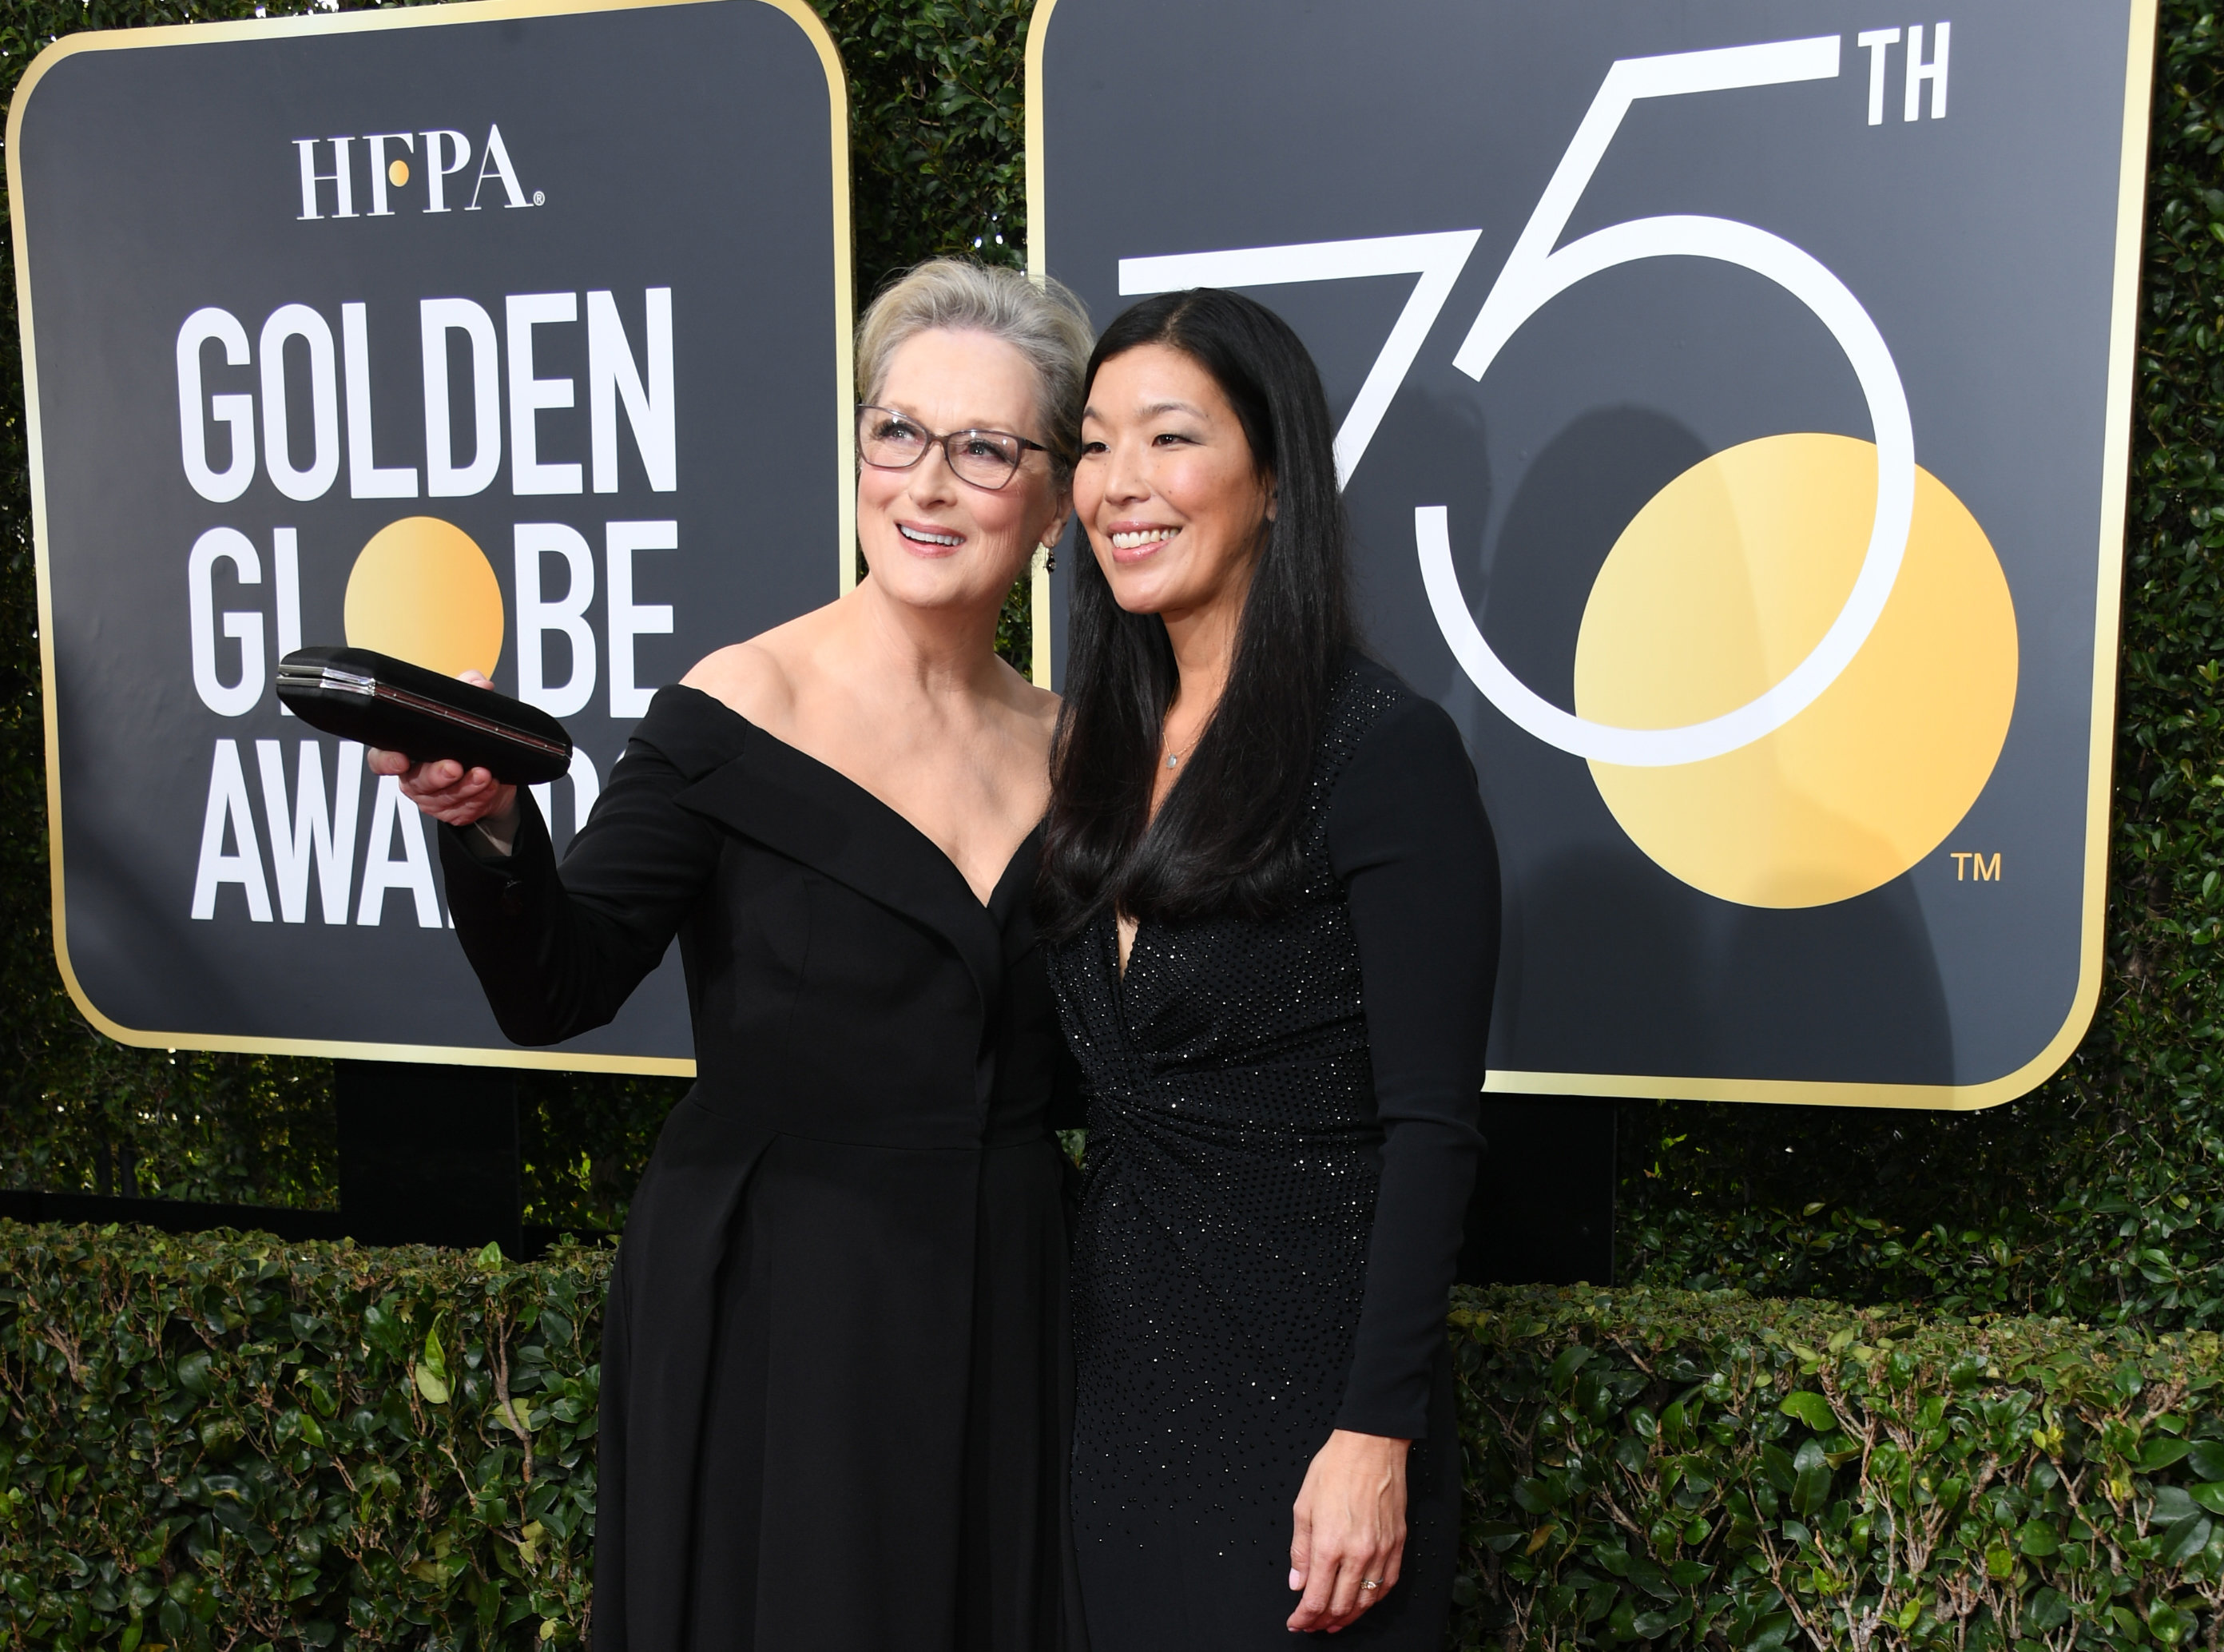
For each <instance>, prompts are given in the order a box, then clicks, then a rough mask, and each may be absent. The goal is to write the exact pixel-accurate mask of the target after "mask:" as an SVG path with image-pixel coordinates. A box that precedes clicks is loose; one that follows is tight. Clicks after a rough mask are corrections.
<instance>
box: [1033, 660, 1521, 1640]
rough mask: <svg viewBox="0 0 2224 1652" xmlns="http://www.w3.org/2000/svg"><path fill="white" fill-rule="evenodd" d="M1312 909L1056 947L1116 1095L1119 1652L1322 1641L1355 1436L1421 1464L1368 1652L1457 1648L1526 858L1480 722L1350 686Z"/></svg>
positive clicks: (1089, 1378) (1086, 1507)
mask: <svg viewBox="0 0 2224 1652" xmlns="http://www.w3.org/2000/svg"><path fill="white" fill-rule="evenodd" d="M1303 844H1304V848H1305V858H1306V865H1307V868H1308V877H1307V887H1306V889H1305V894H1304V896H1303V898H1302V900H1301V901H1299V902H1298V905H1297V907H1296V908H1295V909H1294V910H1292V911H1291V912H1289V913H1287V914H1286V915H1283V916H1281V917H1279V918H1275V919H1273V920H1271V921H1246V920H1243V919H1241V918H1235V917H1223V918H1216V919H1213V920H1210V921H1202V922H1195V923H1186V924H1160V923H1153V922H1146V923H1144V924H1143V925H1142V926H1141V927H1140V929H1139V931H1138V932H1137V934H1136V935H1135V939H1134V946H1133V948H1132V950H1131V952H1130V954H1129V957H1128V968H1127V972H1126V974H1125V975H1124V976H1123V975H1122V974H1121V971H1120V964H1119V942H1118V939H1117V936H1116V934H1115V930H1114V928H1113V922H1112V919H1111V918H1110V917H1109V915H1107V916H1106V917H1104V918H1103V919H1102V920H1101V921H1098V922H1097V923H1096V925H1095V926H1094V927H1091V928H1090V929H1089V930H1086V931H1084V933H1083V934H1080V935H1078V936H1077V937H1076V938H1075V939H1073V940H1071V941H1069V942H1066V943H1064V944H1062V945H1060V946H1058V947H1056V948H1055V949H1054V950H1053V953H1052V961H1051V973H1052V982H1053V984H1054V985H1055V987H1056V990H1057V992H1058V1004H1059V1010H1060V1012H1061V1014H1062V1016H1063V1017H1064V1021H1065V1029H1066V1036H1067V1039H1068V1041H1069V1042H1070V1043H1071V1046H1072V1048H1073V1050H1074V1053H1075V1054H1076V1055H1077V1056H1078V1057H1079V1059H1080V1063H1081V1067H1082V1070H1083V1073H1084V1078H1085V1080H1086V1086H1087V1088H1088V1090H1089V1092H1090V1098H1089V1149H1088V1155H1087V1166H1086V1172H1087V1183H1086V1187H1085V1191H1084V1196H1083V1204H1082V1213H1081V1222H1080V1226H1079V1229H1078V1231H1077V1237H1076V1249H1075V1253H1074V1293H1075V1320H1074V1336H1075V1359H1076V1364H1077V1383H1078V1387H1077V1400H1076V1413H1075V1419H1074V1481H1073V1497H1074V1522H1075V1541H1076V1544H1077V1548H1078V1552H1079V1558H1080V1567H1081V1581H1082V1593H1083V1598H1084V1606H1085V1609H1086V1612H1087V1616H1088V1629H1089V1635H1090V1643H1091V1644H1092V1646H1093V1647H1094V1648H1095V1652H1264V1649H1268V1648H1278V1647H1286V1646H1287V1645H1289V1644H1290V1643H1291V1637H1290V1635H1289V1633H1288V1631H1287V1630H1286V1629H1285V1628H1284V1624H1285V1622H1286V1619H1287V1618H1288V1617H1289V1615H1290V1613H1291V1611H1292V1610H1294V1609H1295V1607H1296V1605H1297V1601H1298V1597H1297V1596H1296V1595H1294V1594H1292V1592H1291V1591H1290V1589H1289V1587H1288V1573H1289V1554H1290V1538H1291V1507H1292V1503H1294V1502H1295V1500H1296V1497H1297V1495H1298V1489H1299V1488H1300V1486H1301V1485H1302V1484H1304V1480H1305V1470H1306V1467H1307V1465H1309V1464H1310V1463H1311V1460H1312V1458H1313V1455H1314V1453H1316V1452H1317V1451H1318V1450H1319V1449H1320V1447H1321V1446H1323V1445H1324V1443H1325V1442H1326V1441H1327V1439H1328V1436H1329V1434H1330V1431H1331V1430H1332V1429H1336V1428H1349V1429H1354V1430H1356V1431H1358V1432H1360V1433H1362V1434H1386V1435H1390V1436H1393V1437H1397V1438H1401V1439H1411V1440H1415V1441H1416V1442H1417V1443H1416V1444H1415V1446H1413V1448H1412V1455H1411V1457H1410V1459H1409V1463H1408V1472H1409V1491H1408V1503H1407V1521H1408V1525H1409V1535H1408V1538H1407V1541H1406V1551H1405V1560H1404V1570H1403V1573H1402V1577H1401V1579H1400V1581H1399V1584H1398V1586H1397V1587H1396V1588H1395V1589H1393V1591H1392V1592H1390V1594H1389V1595H1388V1596H1387V1597H1386V1598H1384V1600H1383V1602H1382V1604H1381V1605H1379V1606H1376V1607H1374V1608H1373V1609H1372V1610H1371V1611H1368V1612H1367V1613H1366V1614H1365V1615H1363V1616H1362V1617H1361V1618H1360V1619H1359V1620H1358V1622H1356V1623H1355V1624H1353V1625H1352V1626H1351V1627H1350V1628H1349V1629H1347V1630H1343V1631H1342V1632H1341V1633H1339V1634H1338V1635H1337V1636H1336V1644H1337V1645H1339V1646H1344V1647H1351V1648H1355V1649H1359V1648H1374V1649H1378V1652H1380V1649H1390V1648H1395V1649H1399V1652H1438V1649H1439V1648H1441V1647H1442V1646H1443V1644H1444V1632H1445V1622H1446V1618H1447V1616H1448V1613H1449V1611H1450V1595H1451V1585H1452V1576H1453V1563H1454V1560H1455V1556H1456V1545H1457V1541H1458V1536H1459V1499H1460V1472H1459V1471H1460V1461H1459V1440H1458V1436H1457V1433H1456V1420H1455V1415H1454V1408H1453V1404H1452V1383H1451V1373H1450V1368H1449V1363H1448V1360H1447V1358H1446V1353H1445V1346H1444V1313H1445V1308H1446V1306H1447V1298H1448V1296H1449V1294H1450V1288H1451V1283H1452V1276H1453V1272H1454V1269H1455V1267H1456V1263H1457V1260H1458V1255H1459V1248H1460V1240H1461V1235H1462V1227H1463V1218H1464V1215H1465V1211H1466V1206H1467V1199H1468V1194H1469V1190H1470V1188H1471V1187H1472V1184H1473V1181H1474V1175H1475V1158H1476V1155H1477V1154H1478V1153H1479V1152H1480V1151H1481V1149H1482V1137H1481V1136H1480V1135H1479V1134H1478V1131H1477V1122H1478V1118H1479V1115H1480V1103H1481V1094H1482V1082H1483V1076H1484V1061H1485V1046H1486V1044H1487V1042H1488V1032H1489V1021H1490V1001H1491V992H1492V988H1493V984H1494V978H1495V976H1496V971H1497V957H1498V921H1499V914H1498V861H1497V851H1496V847H1495V845H1494V843H1493V841H1492V839H1491V833H1490V825H1489V822H1488V820H1487V819H1486V818H1485V816H1484V814H1483V811H1482V802H1481V800H1480V798H1479V797H1478V795H1477V792H1476V788H1475V770H1474V768H1473V766H1472V765H1471V764H1470V763H1469V759H1468V756H1467V752H1466V750H1465V748H1464V746H1463V744H1462V743H1461V740H1460V737H1459V731H1458V730H1457V729H1456V728H1455V727H1454V725H1453V724H1452V721H1451V719H1450V718H1449V717H1447V716H1446V715H1445V714H1444V712H1443V711H1442V710H1441V709H1439V708H1438V707H1437V706H1435V705H1434V704H1432V703H1431V702H1430V701H1428V700H1426V699H1423V698H1421V697H1420V696H1419V695H1418V694H1415V693H1412V691H1411V690H1409V689H1407V688H1406V687H1405V686H1404V685H1403V684H1402V683H1400V682H1399V680H1397V678H1396V677H1394V676H1393V675H1392V674H1390V673H1389V672H1387V671H1386V670H1384V669H1383V668H1381V667H1380V666H1377V665H1374V664H1373V663H1372V662H1370V661H1366V660H1363V659H1361V658H1359V657H1357V656H1356V655H1355V656H1353V657H1352V659H1351V660H1350V661H1349V664H1348V666H1347V668H1346V669H1345V671H1344V674H1343V680H1342V682H1341V684H1340V686H1339V687H1338V689H1337V692H1336V696H1335V699H1334V702H1333V704H1332V706H1331V707H1330V712H1329V715H1328V717H1327V718H1326V720H1325V725H1324V729H1323V731H1322V736H1321V740H1320V745H1319V750H1318V752H1317V757H1316V761H1315V764H1314V769H1313V776H1312V795H1311V803H1310V809H1309V813H1308V818H1307V821H1306V825H1305V829H1304V839H1303Z"/></svg>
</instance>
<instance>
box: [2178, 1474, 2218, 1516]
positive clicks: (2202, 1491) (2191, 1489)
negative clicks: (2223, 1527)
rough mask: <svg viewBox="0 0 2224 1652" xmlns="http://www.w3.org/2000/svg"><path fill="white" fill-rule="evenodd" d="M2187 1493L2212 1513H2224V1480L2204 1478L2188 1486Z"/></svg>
mask: <svg viewBox="0 0 2224 1652" xmlns="http://www.w3.org/2000/svg"><path fill="white" fill-rule="evenodd" d="M2186 1495H2187V1496H2188V1497H2191V1498H2192V1499H2193V1500H2194V1501H2195V1502H2196V1503H2199V1504H2200V1505H2201V1506H2202V1508H2204V1509H2206V1510H2208V1512H2209V1513H2210V1514H2212V1515H2224V1481H2217V1480H2204V1481H2202V1483H2201V1484H2199V1485H2194V1486H2188V1487H2187V1488H2186Z"/></svg>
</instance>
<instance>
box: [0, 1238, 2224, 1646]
mask: <svg viewBox="0 0 2224 1652" xmlns="http://www.w3.org/2000/svg"><path fill="white" fill-rule="evenodd" d="M609 1254H610V1253H609V1252H608V1251H606V1250H599V1249H593V1250H565V1251H561V1252H559V1253H558V1254H557V1255H555V1256H552V1257H551V1258H549V1259H548V1260H547V1261H545V1262H541V1263H533V1264H530V1265H523V1266H520V1265H515V1264H509V1263H504V1262H503V1261H502V1258H501V1257H500V1256H499V1255H498V1254H496V1253H495V1252H493V1251H492V1250H489V1251H488V1252H484V1253H482V1254H481V1255H479V1256H468V1255H464V1254H461V1253H457V1252H442V1251H434V1250H387V1251H373V1250H357V1249H355V1248H353V1247H351V1246H348V1245H344V1244H343V1245H299V1246H285V1245H281V1244H278V1243H277V1242H276V1241H275V1240H270V1239H267V1238H263V1237H257V1236H254V1235H247V1236H227V1235H218V1236H204V1237H196V1238H193V1239H174V1238H167V1237H162V1236H160V1235H152V1234H147V1233H144V1232H142V1231H126V1232H121V1233H119V1232H117V1231H115V1230H114V1229H109V1230H105V1231H98V1232H96V1231H92V1230H90V1229H82V1228H80V1229H55V1228H41V1227H24V1226H18V1225H14V1224H9V1223H0V1279H4V1281H5V1283H4V1284H0V1396H4V1400H5V1408H4V1417H3V1418H0V1488H4V1489H0V1637H4V1640H5V1643H7V1644H8V1645H9V1646H11V1647H16V1648H22V1649H30V1648H40V1649H46V1648H52V1649H55V1652H75V1649H91V1648H95V1647H98V1648H106V1649H112V1652H156V1649H158V1648H177V1649H190V1652H201V1649H207V1652H233V1649H237V1652H265V1649H276V1648H279V1647H294V1646H302V1645H306V1646H313V1647H320V1648H322V1647H329V1648H334V1649H350V1652H355V1649H360V1652H371V1649H389V1648H398V1647H401V1646H408V1647H410V1648H412V1649H423V1652H464V1649H480V1648H496V1647H502V1648H515V1649H526V1648H529V1647H533V1646H535V1645H540V1644H544V1643H553V1644H554V1645H555V1646H557V1647H559V1648H561V1647H565V1646H570V1645H572V1644H574V1643H577V1642H578V1640H579V1638H580V1637H582V1636H584V1635H585V1634H586V1632H587V1630H588V1625H589V1613H590V1611H591V1598H590V1594H589V1588H588V1584H589V1556H590V1554H591V1538H592V1527H593V1511H594V1499H595V1478H594V1459H593V1449H592V1446H593V1435H594V1429H595V1397H596V1382H595V1369H594V1364H593V1355H594V1350H595V1347H596V1345H597V1336H598V1326H597V1311H598V1307H599V1304H600V1301H601V1298H602V1289H603V1282H604V1279H605V1276H606V1272H607V1268H608V1257H609ZM1452 1330H1453V1346H1454V1350H1455V1353H1456V1358H1457V1362H1458V1369H1459V1374H1460V1386H1461V1405H1462V1416H1463V1427H1462V1434H1463V1446H1464V1451H1465V1455H1466V1460H1467V1466H1468V1484H1469V1502H1468V1510H1467V1522H1466V1530H1465V1541H1464V1544H1463V1556H1462V1563H1461V1573H1460V1578H1459V1581H1458V1586H1457V1598H1458V1600H1459V1603H1460V1605H1459V1611H1458V1621H1457V1625H1456V1631H1457V1632H1456V1635H1455V1636H1454V1637H1453V1639H1454V1644H1456V1645H1457V1646H1460V1647H1463V1648H1465V1647H1480V1646H1482V1645H1486V1644H1488V1645H1492V1646H1498V1645H1512V1646H1539V1647H1542V1646H1560V1647H1574V1646H1611V1645H1620V1644H1627V1643H1634V1642H1637V1641H1640V1640H1642V1641H1645V1642H1648V1643H1652V1645H1654V1646H1656V1647H1672V1646H1685V1645H1688V1646H1695V1647H1696V1646H1706V1647H1712V1648H1723V1649H1741V1652H1777V1649H1779V1648H1782V1647H1785V1646H1787V1645H1796V1646H1807V1645H1811V1646H1815V1647H1817V1648H1821V1647H1849V1648H1855V1649H1860V1648H1866V1647H1869V1646H1892V1647H1904V1648H1909V1649H1918V1648H1920V1649H1930V1648H1940V1649H1944V1648H1966V1649H1979V1648H1985V1647H1996V1648H1999V1649H2001V1652H2008V1649H2011V1648H2012V1649H2014V1652H2037V1649H2042V1648H2043V1649H2048V1652H2068V1649H2071V1648H2082V1649H2094V1652H2097V1649H2101V1648H2104V1647H2107V1648H2129V1647H2138V1646H2143V1645H2145V1644H2147V1643H2153V1644H2156V1645H2159V1646H2162V1647H2165V1648H2167V1647H2175V1646H2180V1645H2191V1644H2195V1643H2200V1644H2204V1645H2207V1646H2210V1647H2214V1646H2215V1645H2216V1644H2217V1642H2218V1639H2219V1636H2220V1634H2224V1528H2221V1527H2220V1516H2224V1342H2220V1340H2219V1339H2218V1338H2216V1337H2215V1336H2214V1335H2211V1334H2208V1333H2206V1332H2198V1333H2194V1334H2191V1335H2184V1336H2167V1337H2162V1338H2152V1339H2150V1338H2146V1337H2143V1336H2140V1335H2139V1334H2137V1333H2135V1332H2132V1331H2130V1330H2128V1329H2126V1328H2118V1329H2114V1330H2108V1331H2101V1332H2094V1331H2088V1330H2085V1329H2082V1328H2081V1327H2079V1326H2074V1325H2071V1324H2069V1323H2068V1322H2066V1321H2063V1320H2019V1319H2007V1318H1991V1319H1979V1320H1968V1321H1955V1320H1940V1319H1936V1318H1918V1317H1915V1316H1911V1315H1907V1314H1905V1313H1862V1312H1860V1311H1856V1310H1854V1309H1849V1308H1844V1307H1838V1306H1836V1305H1834V1304H1831V1303H1828V1302H1820V1301H1775V1302H1770V1301H1756V1300H1754V1299H1753V1298H1749V1297H1747V1296H1744V1295H1742V1294H1738V1293H1734V1292H1721V1293H1716V1294H1691V1293H1686V1292H1679V1291H1665V1290H1635V1291H1630V1292H1626V1293H1612V1292H1604V1291H1599V1292H1594V1291H1591V1290H1589V1289H1587V1288H1576V1289H1571V1290H1564V1291H1559V1290H1551V1289H1545V1288H1530V1289H1512V1288H1509V1289H1500V1290H1493V1291H1485V1292H1463V1293H1461V1294H1460V1300H1459V1301H1458V1303H1457V1305H1456V1307H1455V1310H1454V1312H1453V1314H1452Z"/></svg>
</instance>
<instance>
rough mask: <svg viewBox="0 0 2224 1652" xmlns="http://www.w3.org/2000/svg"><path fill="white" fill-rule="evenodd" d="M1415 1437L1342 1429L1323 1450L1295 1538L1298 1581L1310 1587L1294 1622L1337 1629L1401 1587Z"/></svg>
mask: <svg viewBox="0 0 2224 1652" xmlns="http://www.w3.org/2000/svg"><path fill="white" fill-rule="evenodd" d="M1411 1444H1412V1441H1410V1440H1391V1439H1387V1438H1386V1437H1385V1436H1383V1435H1381V1434H1353V1433H1351V1432H1350V1431H1349V1430H1348V1429H1343V1428H1339V1429H1337V1430H1336V1432H1335V1433H1334V1434H1330V1436H1329V1437H1328V1444H1327V1445H1325V1446H1322V1447H1321V1448H1320V1450H1319V1452H1318V1453H1316V1454H1315V1456H1314V1458H1313V1460H1312V1465H1311V1467H1309V1468H1308V1469H1306V1470H1305V1486H1304V1488H1303V1489H1302V1490H1301V1491H1298V1501H1297V1506H1296V1509H1295V1510H1294V1513H1295V1516H1296V1529H1295V1531H1294V1533H1293V1535H1292V1538H1291V1541H1290V1587H1291V1588H1292V1589H1302V1590H1304V1591H1305V1598H1304V1599H1302V1600H1300V1601H1299V1602H1298V1609H1297V1611H1293V1612H1292V1613H1291V1614H1290V1622H1289V1627H1290V1628H1291V1629H1292V1630H1300V1631H1302V1630H1327V1631H1328V1632H1329V1633H1330V1634H1331V1635H1333V1634H1335V1633H1336V1631H1337V1630H1341V1629H1343V1628H1345V1627H1346V1626H1347V1625H1349V1624H1352V1623H1354V1622H1355V1621H1356V1620H1357V1618H1358V1617H1359V1615H1360V1613H1362V1612H1363V1611H1366V1610H1367V1609H1368V1607H1369V1606H1373V1605H1377V1604H1379V1603H1380V1602H1381V1599H1382V1597H1383V1596H1385V1595H1387V1594H1388V1593H1389V1592H1391V1590H1393V1589H1394V1588H1396V1587H1397V1586H1398V1567H1399V1562H1400V1561H1401V1560H1403V1559H1404V1558H1405V1554H1406V1447H1407V1446H1409V1445H1411ZM1370 1583H1372V1584H1373V1585H1374V1587H1372V1588H1369V1587H1368V1584H1370Z"/></svg>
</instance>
